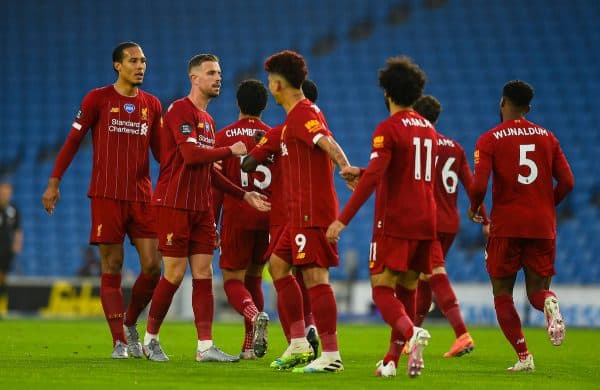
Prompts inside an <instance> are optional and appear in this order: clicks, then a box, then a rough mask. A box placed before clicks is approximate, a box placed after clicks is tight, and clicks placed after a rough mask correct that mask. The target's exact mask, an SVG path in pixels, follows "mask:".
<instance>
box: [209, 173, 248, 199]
mask: <svg viewBox="0 0 600 390" xmlns="http://www.w3.org/2000/svg"><path fill="white" fill-rule="evenodd" d="M210 172H211V174H212V179H213V185H214V186H215V187H216V188H217V189H219V190H221V191H223V192H225V193H227V194H229V195H231V196H233V197H234V198H236V199H243V198H244V195H246V191H244V190H243V189H241V188H240V187H238V186H237V185H235V184H234V183H233V182H232V181H231V180H229V179H228V178H226V177H225V176H224V175H223V174H222V173H221V172H220V171H219V170H217V169H215V168H214V167H211V170H210Z"/></svg>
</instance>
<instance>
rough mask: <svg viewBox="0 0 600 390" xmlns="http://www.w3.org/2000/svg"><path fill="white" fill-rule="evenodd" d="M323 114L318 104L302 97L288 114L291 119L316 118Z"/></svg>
mask: <svg viewBox="0 0 600 390" xmlns="http://www.w3.org/2000/svg"><path fill="white" fill-rule="evenodd" d="M320 115H323V113H322V112H321V109H320V108H319V106H317V105H316V104H315V103H313V102H311V101H310V100H308V99H304V100H301V101H299V102H298V104H296V106H295V107H294V108H293V109H292V111H290V113H289V114H288V116H289V117H291V118H292V119H300V120H301V119H303V118H317V117H319V116H320Z"/></svg>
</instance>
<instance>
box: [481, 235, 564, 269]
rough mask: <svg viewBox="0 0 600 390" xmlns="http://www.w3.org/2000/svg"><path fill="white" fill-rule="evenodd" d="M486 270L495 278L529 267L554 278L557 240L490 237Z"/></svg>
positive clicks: (486, 254) (486, 251) (486, 255)
mask: <svg viewBox="0 0 600 390" xmlns="http://www.w3.org/2000/svg"><path fill="white" fill-rule="evenodd" d="M485 257H486V262H485V264H486V268H487V271H488V273H489V274H490V276H491V277H493V278H503V277H507V276H511V275H514V274H516V273H517V272H518V271H519V270H520V269H521V268H522V267H527V268H529V269H530V270H532V271H534V272H535V273H537V274H538V275H541V276H547V277H549V276H552V275H554V274H556V271H555V270H554V259H555V257H556V240H554V239H535V238H509V237H490V238H489V239H488V242H487V245H486V248H485Z"/></svg>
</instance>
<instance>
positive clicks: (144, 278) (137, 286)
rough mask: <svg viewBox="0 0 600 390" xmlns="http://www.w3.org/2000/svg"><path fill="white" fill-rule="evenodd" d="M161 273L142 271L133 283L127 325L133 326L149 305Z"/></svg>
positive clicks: (126, 316)
mask: <svg viewBox="0 0 600 390" xmlns="http://www.w3.org/2000/svg"><path fill="white" fill-rule="evenodd" d="M159 279H160V275H156V276H154V275H146V274H145V273H143V272H140V275H139V276H138V278H137V280H136V281H135V283H134V284H133V288H132V289H131V299H130V301H129V306H128V307H127V313H126V314H125V321H124V322H125V325H126V326H133V325H135V323H136V322H137V320H138V317H139V316H140V313H141V312H142V310H144V309H145V308H146V306H148V303H149V302H150V300H151V299H152V294H153V293H154V289H155V288H156V285H157V284H158V280H159Z"/></svg>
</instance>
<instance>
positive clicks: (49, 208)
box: [42, 177, 60, 215]
mask: <svg viewBox="0 0 600 390" xmlns="http://www.w3.org/2000/svg"><path fill="white" fill-rule="evenodd" d="M59 183H60V180H59V179H58V178H56V177H51V178H50V179H49V180H48V187H46V191H44V194H43V195H42V204H43V205H44V209H45V210H46V212H47V213H48V215H52V213H53V212H54V208H55V207H56V204H57V203H58V201H59V199H60V189H59V188H58V184H59Z"/></svg>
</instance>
